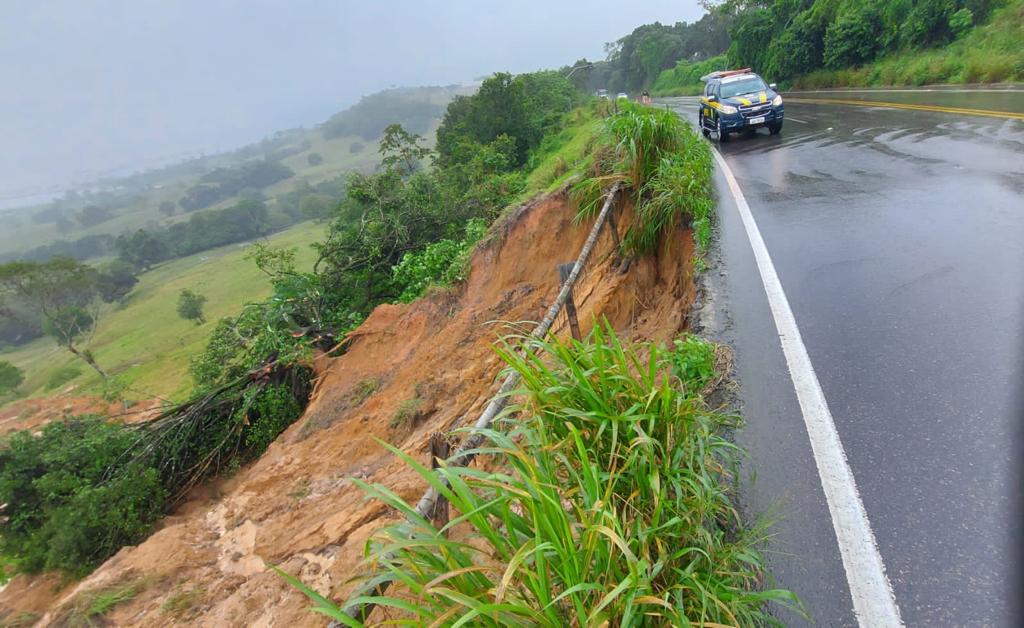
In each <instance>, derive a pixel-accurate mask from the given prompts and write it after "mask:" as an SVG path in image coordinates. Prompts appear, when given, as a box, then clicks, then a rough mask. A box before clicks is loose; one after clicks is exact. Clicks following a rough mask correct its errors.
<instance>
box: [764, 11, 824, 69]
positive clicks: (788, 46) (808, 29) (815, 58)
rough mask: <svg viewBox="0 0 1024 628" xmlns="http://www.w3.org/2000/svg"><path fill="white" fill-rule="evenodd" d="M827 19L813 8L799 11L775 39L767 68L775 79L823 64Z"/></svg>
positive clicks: (769, 52) (769, 53) (770, 48)
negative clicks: (822, 17)
mask: <svg viewBox="0 0 1024 628" xmlns="http://www.w3.org/2000/svg"><path fill="white" fill-rule="evenodd" d="M825 28H826V27H825V22H824V20H822V19H821V18H820V17H818V16H817V15H816V14H815V13H814V12H812V11H803V12H801V13H798V14H797V15H796V17H794V18H793V20H792V21H791V22H790V24H789V26H787V27H786V28H785V29H784V30H783V31H782V33H781V34H779V35H778V36H777V37H775V38H774V39H773V40H772V43H771V46H770V47H769V50H768V56H767V65H766V67H765V69H764V71H765V72H766V73H767V74H768V75H769V76H771V77H772V78H773V79H785V78H791V77H794V76H798V75H800V74H805V73H807V72H810V71H811V70H815V69H817V68H820V67H821V64H822V55H823V51H824V48H825V43H824V36H825Z"/></svg>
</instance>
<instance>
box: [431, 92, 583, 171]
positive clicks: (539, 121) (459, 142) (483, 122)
mask: <svg viewBox="0 0 1024 628" xmlns="http://www.w3.org/2000/svg"><path fill="white" fill-rule="evenodd" d="M582 98H583V95H582V94H580V92H579V91H577V90H576V88H575V87H574V86H573V84H572V83H571V82H570V81H568V80H567V79H566V78H565V77H563V76H562V75H560V74H558V73H557V72H535V73H533V74H520V75H518V76H512V75H511V74H506V73H498V74H495V75H494V76H492V77H490V78H488V79H487V80H485V81H484V82H483V83H482V84H481V85H480V89H479V90H478V91H477V93H476V94H474V95H473V96H459V97H457V98H455V100H453V101H452V102H451V103H450V104H449V105H448V109H447V111H446V112H445V115H444V119H443V121H442V123H441V126H440V128H439V129H438V130H437V151H438V164H439V165H440V166H441V167H442V168H443V167H447V166H449V165H451V164H453V163H464V162H466V161H469V160H470V159H471V158H472V157H473V156H474V155H475V153H476V151H477V150H478V147H479V145H482V144H489V143H491V142H493V141H494V140H496V139H497V138H498V137H499V136H502V135H504V136H507V137H509V138H512V140H513V141H514V142H515V153H514V155H515V158H514V160H513V163H512V166H513V167H519V166H521V165H523V164H525V163H526V160H527V158H528V157H529V153H530V151H531V150H532V149H534V148H536V147H537V146H538V145H539V144H540V141H541V138H542V137H543V136H544V133H545V132H546V131H548V130H550V129H551V128H553V127H554V125H555V124H557V122H558V120H559V119H560V117H561V116H562V115H564V114H565V113H566V112H567V111H569V110H570V109H572V107H573V106H575V105H576V104H577V103H579V102H581V101H582Z"/></svg>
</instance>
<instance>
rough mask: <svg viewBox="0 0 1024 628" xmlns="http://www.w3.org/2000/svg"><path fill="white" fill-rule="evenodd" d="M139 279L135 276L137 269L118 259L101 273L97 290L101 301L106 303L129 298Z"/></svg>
mask: <svg viewBox="0 0 1024 628" xmlns="http://www.w3.org/2000/svg"><path fill="white" fill-rule="evenodd" d="M137 283H139V278H138V277H136V276H135V268H134V267H133V266H132V265H131V264H129V263H128V262H126V261H124V260H121V259H117V260H114V261H113V262H110V263H109V264H107V265H106V266H105V267H104V268H102V269H101V270H100V271H99V276H98V277H97V283H96V288H97V290H98V291H99V296H100V299H102V300H103V301H104V302H105V303H113V302H115V301H120V300H121V299H123V298H125V297H126V296H128V293H129V292H131V291H132V288H134V287H135V284H137Z"/></svg>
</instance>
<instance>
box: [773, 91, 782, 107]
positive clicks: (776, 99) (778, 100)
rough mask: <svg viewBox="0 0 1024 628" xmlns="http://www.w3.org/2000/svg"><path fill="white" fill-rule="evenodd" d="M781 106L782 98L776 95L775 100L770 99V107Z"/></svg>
mask: <svg viewBox="0 0 1024 628" xmlns="http://www.w3.org/2000/svg"><path fill="white" fill-rule="evenodd" d="M781 104H782V96H780V95H777V94H776V96H775V98H772V106H774V107H778V106H779V105H781Z"/></svg>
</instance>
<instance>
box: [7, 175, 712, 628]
mask: <svg viewBox="0 0 1024 628" xmlns="http://www.w3.org/2000/svg"><path fill="white" fill-rule="evenodd" d="M575 213H576V210H575V207H573V206H572V204H571V203H570V202H569V201H568V200H567V198H566V197H565V195H564V194H558V195H554V196H550V197H545V198H542V199H539V200H537V201H535V202H532V203H529V204H527V205H525V206H523V207H522V208H520V209H519V210H518V211H516V212H514V213H513V214H512V215H511V216H509V217H508V218H507V220H505V221H504V222H503V223H502V224H501V225H500V227H498V228H497V229H495V230H494V231H495V233H494V235H493V236H492V237H491V238H490V239H489V240H487V241H486V242H485V243H484V244H483V245H481V246H480V247H479V248H478V250H477V251H476V253H475V254H474V256H473V259H472V270H471V272H470V275H469V278H468V280H467V281H466V284H465V286H463V288H462V289H461V290H458V291H450V290H437V291H433V292H431V293H430V294H428V295H427V296H426V297H424V298H422V299H419V300H417V301H415V302H413V303H411V304H395V305H382V306H380V307H378V308H377V309H376V310H375V311H374V312H373V313H372V314H371V315H370V317H369V318H368V319H367V320H366V322H365V323H363V325H362V326H360V327H359V328H358V329H357V330H355V331H354V332H353V334H352V335H351V341H350V344H349V348H348V350H347V352H346V353H345V354H344V355H343V356H341V357H338V358H334V359H326V360H325V362H324V364H323V366H324V368H323V369H322V371H321V375H320V378H319V383H318V386H317V389H316V391H315V392H314V397H313V400H312V401H311V403H310V405H309V407H308V408H307V410H306V413H305V415H304V416H303V417H302V418H301V419H300V420H299V421H297V422H296V423H295V424H294V425H293V426H292V427H290V428H289V429H288V430H287V431H286V432H284V433H283V434H282V435H281V436H280V437H279V438H278V439H277V441H276V442H275V443H274V444H272V445H271V447H270V448H269V449H268V451H267V453H266V454H264V455H263V457H262V458H260V459H259V460H258V461H256V462H254V463H253V464H252V465H250V466H249V467H246V468H244V469H242V470H241V471H240V472H239V473H238V474H237V475H236V476H235V477H234V478H232V479H231V480H229V481H226V482H223V483H222V484H220V485H218V488H219V491H218V492H219V495H214V496H213V497H206V498H200V497H197V498H196V499H195V500H193V501H192V502H191V503H188V504H185V505H184V506H183V507H182V508H181V509H180V510H179V512H178V513H176V514H175V515H173V516H170V517H168V518H167V519H166V520H165V521H164V523H163V527H162V529H160V530H159V531H158V532H156V533H155V534H154V535H153V536H151V537H150V538H149V539H148V540H146V541H145V542H143V543H141V544H140V545H138V546H137V547H127V548H124V549H122V550H121V551H120V552H118V554H117V555H115V556H114V557H113V558H111V559H110V560H108V561H107V562H106V563H105V564H104V565H103V566H101V567H100V568H99V569H98V570H97V571H96V572H95V573H93V574H92V575H91V576H90V577H89V578H87V579H86V580H84V581H82V582H81V583H79V584H77V585H76V586H74V587H71V588H69V589H66V590H64V591H62V592H60V593H58V594H55V596H54V597H53V598H51V599H50V600H47V603H46V606H44V607H42V608H38V607H34V608H24V607H23V606H18V605H17V603H16V600H15V597H16V595H17V594H16V593H15V591H18V590H23V589H24V588H25V586H26V585H25V582H26V579H24V578H19V579H17V580H16V581H15V582H14V583H12V584H11V585H9V587H8V589H7V590H4V591H3V592H0V608H6V609H18V610H19V611H30V612H42V611H47V610H49V612H48V613H47V614H46V615H44V616H43V617H42V618H41V619H40V622H39V625H47V624H48V622H50V621H52V619H53V617H56V616H57V614H58V613H59V612H60V608H61V606H62V605H64V604H66V603H68V601H69V600H71V599H73V597H74V595H75V594H76V593H78V592H81V591H86V590H91V589H95V588H97V587H99V586H102V585H103V584H104V583H109V582H112V581H118V580H119V579H121V578H123V577H124V574H127V573H132V574H142V575H144V576H146V577H148V578H152V579H153V581H161V582H174V583H177V584H175V585H174V586H164V587H149V588H146V589H144V590H141V591H139V592H138V593H137V594H136V595H135V597H134V598H132V599H131V600H129V601H126V602H124V603H122V604H119V605H118V606H117V607H116V608H114V609H112V610H111V611H110V613H109V614H108V615H107V616H106V620H107V621H109V622H110V623H112V624H115V625H119V626H121V625H124V626H131V625H140V626H141V625H145V626H162V625H172V624H174V623H176V622H178V621H181V620H182V619H181V618H183V617H186V616H187V618H188V620H187V621H188V623H189V624H191V625H202V626H299V625H301V626H308V625H323V624H326V622H327V620H326V619H323V618H321V617H320V616H318V615H315V614H311V613H310V612H309V611H308V610H307V607H308V601H307V600H306V598H305V597H304V596H302V594H300V593H298V592H296V591H294V590H293V589H292V588H291V587H289V586H288V585H287V584H286V583H285V582H284V581H283V580H281V579H280V578H279V577H278V576H277V575H276V574H274V573H273V572H271V571H269V570H268V569H267V568H266V567H265V563H272V564H277V565H280V566H281V568H283V569H285V570H286V571H288V572H290V573H292V574H295V575H297V576H299V577H300V578H302V579H303V580H304V581H305V582H307V583H308V584H310V585H311V586H312V587H313V588H315V589H316V590H318V591H320V592H321V593H325V594H329V595H330V596H332V597H334V598H336V599H339V598H343V597H344V596H345V595H346V594H347V593H348V591H349V590H350V588H351V586H352V585H351V583H350V582H349V579H350V578H351V576H352V575H353V574H354V573H356V572H357V571H358V569H359V563H360V559H361V557H362V552H363V548H364V546H365V544H366V542H367V540H368V539H369V538H370V537H371V536H372V535H373V533H374V532H375V531H376V530H377V529H379V528H380V527H381V526H383V525H385V524H386V523H388V522H389V521H392V520H394V518H395V517H396V513H394V512H391V511H390V510H389V509H388V508H387V507H385V506H383V505H381V504H379V503H377V502H374V501H370V500H367V499H366V498H365V497H364V495H363V492H362V491H361V490H360V489H359V488H358V487H357V486H355V484H354V483H353V482H352V479H353V478H358V479H361V480H366V481H370V482H381V483H383V484H384V485H386V486H387V487H388V488H390V489H391V490H392V491H395V492H396V493H398V494H399V495H401V496H402V497H404V498H406V499H408V500H416V499H417V498H418V497H419V495H420V494H421V493H422V491H423V490H424V488H425V486H424V484H423V482H422V481H421V480H419V479H418V478H417V476H416V475H415V473H413V472H410V471H409V469H408V468H407V467H406V465H405V464H404V463H402V462H401V461H399V460H397V459H396V458H395V457H394V456H392V455H391V454H389V453H388V452H387V451H386V450H385V449H384V448H382V447H381V446H380V445H379V444H378V443H377V442H376V441H375V440H374V439H375V438H376V439H381V440H383V441H386V442H390V443H392V444H394V445H396V446H398V447H401V448H402V449H403V450H404V451H406V452H409V453H411V454H412V455H414V456H416V457H417V458H418V459H419V460H421V461H423V462H424V463H426V462H427V461H428V454H427V451H428V450H427V447H428V440H429V438H430V435H431V433H433V432H435V431H440V430H445V429H447V428H448V427H450V426H451V425H452V424H453V423H455V422H456V421H460V420H461V421H462V422H463V423H468V422H472V421H474V420H475V419H476V416H477V414H478V413H479V412H480V410H481V409H482V407H483V406H484V405H485V404H486V402H487V401H488V399H489V398H490V396H491V395H492V394H493V393H494V391H495V390H496V388H497V379H498V374H499V372H500V371H501V364H500V363H499V360H498V358H497V356H496V355H495V354H494V352H493V350H492V346H493V344H494V343H495V341H496V340H497V339H498V338H499V337H500V336H501V335H504V334H507V333H510V332H514V333H525V332H528V330H529V329H530V328H531V326H530V325H527V324H525V323H524V321H537V320H540V319H541V318H542V317H543V315H544V312H545V309H546V308H547V306H548V305H549V304H550V303H551V302H552V301H553V300H554V298H555V296H556V295H557V292H558V288H559V281H558V274H557V271H556V265H557V264H558V263H563V262H571V261H573V260H574V259H575V258H576V256H577V254H578V252H579V250H580V247H581V246H582V243H583V241H584V240H585V239H586V236H587V231H588V227H589V224H588V225H582V226H577V225H574V224H573V217H574V215H575ZM624 222H625V218H621V217H620V221H619V224H624ZM692 257H693V245H692V237H691V235H690V233H689V232H688V231H686V230H683V229H679V230H677V231H675V232H672V233H669V234H668V235H667V236H666V237H665V241H664V242H663V244H662V246H661V250H660V251H659V254H658V255H657V256H656V257H651V258H647V259H642V260H637V261H635V262H634V263H633V264H631V265H630V266H629V269H628V271H627V272H625V273H622V272H620V270H619V269H620V268H621V265H619V264H618V262H619V261H620V260H617V259H616V256H615V255H614V251H613V245H612V240H611V236H610V234H609V232H608V230H607V229H605V231H604V232H603V234H602V237H601V240H600V241H599V243H598V246H597V248H596V249H595V255H594V257H592V258H591V264H590V267H589V268H588V269H587V270H586V272H585V273H584V274H583V276H582V278H581V281H580V282H579V283H578V284H577V286H576V289H575V299H576V303H577V309H578V312H579V320H580V325H581V327H582V329H583V333H584V334H586V333H587V332H588V331H589V330H590V329H591V328H592V327H593V324H594V321H595V320H596V319H597V318H598V317H607V319H608V320H609V321H610V322H611V324H612V325H613V326H614V327H615V328H616V330H618V331H619V332H620V333H621V334H622V335H624V336H626V337H631V338H636V339H655V340H668V339H670V338H672V337H673V336H675V335H676V334H677V333H678V332H679V331H680V330H681V329H683V328H684V326H685V316H686V313H687V311H688V310H689V308H690V304H691V303H692V301H693V298H694V284H693V281H692V280H691V277H690V273H691V265H690V260H691V258H692ZM561 318H562V320H559V321H557V322H556V325H555V328H554V331H555V333H558V334H568V329H567V324H566V321H565V320H564V316H563V317H561ZM411 400H414V402H413V401H411ZM403 415H404V418H403V420H399V421H396V420H395V419H396V417H398V416H403ZM192 590H201V591H202V593H201V594H195V595H192V596H190V597H189V599H188V600H187V601H188V604H187V605H186V604H184V603H183V602H182V601H181V600H180V599H178V598H176V597H175V596H181V595H182V593H181V592H182V591H192ZM8 591H11V593H10V594H9V593H8ZM181 606H187V612H182V613H181V614H178V613H174V612H166V611H165V610H163V609H167V608H169V607H170V608H173V609H177V608H179V607H181Z"/></svg>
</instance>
